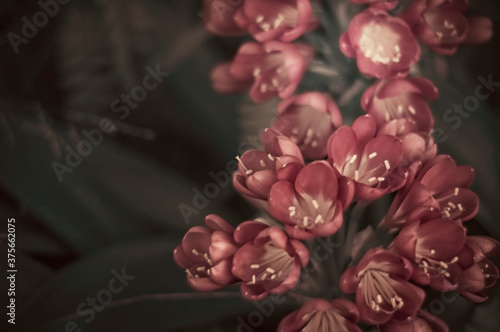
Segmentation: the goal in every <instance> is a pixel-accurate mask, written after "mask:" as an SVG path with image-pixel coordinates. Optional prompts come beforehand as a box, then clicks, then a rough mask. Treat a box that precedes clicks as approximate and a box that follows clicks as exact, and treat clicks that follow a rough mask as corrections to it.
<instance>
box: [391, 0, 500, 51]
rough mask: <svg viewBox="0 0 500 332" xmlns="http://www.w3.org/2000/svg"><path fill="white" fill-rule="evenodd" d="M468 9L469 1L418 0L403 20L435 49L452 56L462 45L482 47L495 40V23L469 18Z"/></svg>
mask: <svg viewBox="0 0 500 332" xmlns="http://www.w3.org/2000/svg"><path fill="white" fill-rule="evenodd" d="M468 7H469V1H468V0H467V1H466V0H415V1H413V2H412V3H411V4H410V5H409V6H408V7H407V8H406V10H405V11H404V13H402V14H401V18H402V19H404V20H405V21H406V22H407V23H408V25H409V26H410V28H411V29H412V30H413V33H414V34H415V36H417V38H418V39H420V40H421V41H422V42H423V43H424V44H425V45H427V46H428V47H429V48H430V49H431V50H433V51H434V52H436V53H440V54H445V55H451V54H453V53H455V52H456V51H457V49H458V46H459V44H462V43H464V44H481V43H485V42H487V41H488V40H489V39H490V38H491V35H492V23H491V20H490V19H488V18H486V17H482V16H476V17H469V18H467V17H465V16H464V12H465V11H466V10H467V9H468Z"/></svg>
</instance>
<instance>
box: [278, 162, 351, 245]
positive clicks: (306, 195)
mask: <svg viewBox="0 0 500 332" xmlns="http://www.w3.org/2000/svg"><path fill="white" fill-rule="evenodd" d="M353 187H354V186H353V183H352V182H351V181H350V180H348V179H347V178H344V177H339V176H337V174H336V173H335V171H334V170H333V168H332V167H331V165H330V164H329V163H328V162H326V161H314V162H312V163H310V164H308V165H306V166H305V167H304V168H303V169H302V170H301V171H300V172H299V174H298V175H297V178H296V179H295V181H294V182H290V181H278V182H276V183H275V184H274V185H273V186H272V188H271V191H270V193H269V212H270V213H271V214H272V215H273V216H274V217H275V218H277V219H278V220H280V221H282V222H283V223H285V225H286V230H287V233H288V234H289V235H290V236H292V237H294V238H297V239H310V238H313V237H317V236H328V235H332V234H334V233H335V232H336V231H337V230H338V229H339V228H340V226H341V225H342V220H343V212H344V210H345V209H346V208H347V207H348V206H349V204H350V202H351V200H352V197H353V194H354V188H353Z"/></svg>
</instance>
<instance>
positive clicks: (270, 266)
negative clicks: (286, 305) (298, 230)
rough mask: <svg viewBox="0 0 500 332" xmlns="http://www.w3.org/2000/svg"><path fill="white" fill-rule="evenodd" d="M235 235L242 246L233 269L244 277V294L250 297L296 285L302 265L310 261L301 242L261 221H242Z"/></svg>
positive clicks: (283, 290) (258, 296) (282, 290)
mask: <svg viewBox="0 0 500 332" xmlns="http://www.w3.org/2000/svg"><path fill="white" fill-rule="evenodd" d="M234 238H235V240H236V242H237V243H238V244H240V245H242V246H241V248H240V249H238V251H237V252H236V254H235V255H234V259H233V268H232V272H233V274H234V275H235V276H237V277H238V278H240V279H241V280H242V283H241V294H242V295H243V297H244V298H246V299H248V300H259V299H261V298H263V297H264V296H266V295H267V294H268V293H273V294H277V293H283V292H286V291H287V290H289V289H291V288H293V287H294V286H295V285H296V284H297V282H298V280H299V276H300V268H301V266H305V265H306V264H307V262H308V260H309V252H308V251H307V249H306V247H305V246H304V245H303V244H302V243H301V242H300V241H298V240H294V239H290V238H289V237H288V236H287V235H286V234H285V232H283V231H282V230H281V229H280V228H278V227H269V226H268V225H265V224H263V223H261V222H257V221H247V222H244V223H242V224H240V225H239V226H238V227H237V228H236V231H235V232H234Z"/></svg>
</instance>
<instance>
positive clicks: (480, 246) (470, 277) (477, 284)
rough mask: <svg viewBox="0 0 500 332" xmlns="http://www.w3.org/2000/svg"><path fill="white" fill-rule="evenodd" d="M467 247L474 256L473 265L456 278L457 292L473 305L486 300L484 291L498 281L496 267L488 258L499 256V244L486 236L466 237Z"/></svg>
mask: <svg viewBox="0 0 500 332" xmlns="http://www.w3.org/2000/svg"><path fill="white" fill-rule="evenodd" d="M466 247H468V248H469V249H470V250H471V251H472V252H473V255H474V258H473V259H474V264H473V265H472V266H471V267H470V268H469V269H467V270H465V271H463V272H462V273H461V274H460V275H459V276H458V288H457V292H458V293H459V294H460V295H461V296H463V297H464V298H466V299H467V300H469V301H471V302H475V303H480V302H484V301H486V300H487V299H488V296H487V295H486V293H484V290H485V289H487V288H490V287H492V286H494V285H495V283H496V282H497V281H498V278H499V274H498V267H496V266H495V264H493V263H492V262H491V261H490V258H493V257H495V256H498V255H499V254H500V243H498V241H496V240H495V239H492V238H490V237H487V236H468V237H467V240H466Z"/></svg>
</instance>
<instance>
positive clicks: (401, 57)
mask: <svg viewBox="0 0 500 332" xmlns="http://www.w3.org/2000/svg"><path fill="white" fill-rule="evenodd" d="M340 50H341V51H342V53H344V55H345V56H348V57H351V58H356V61H357V64H358V68H359V70H360V71H361V73H363V74H366V75H370V76H373V77H377V78H391V77H405V76H406V75H407V74H408V71H409V70H410V66H411V65H412V64H414V63H416V62H417V61H418V60H419V58H420V47H419V46H418V42H417V40H416V39H415V37H414V36H413V33H412V32H411V30H410V28H409V27H408V25H407V24H406V23H405V21H403V20H402V19H400V18H398V17H393V16H390V15H389V14H388V13H387V12H386V11H384V10H381V9H375V8H368V9H366V10H365V11H363V12H362V13H360V14H358V15H356V16H355V17H354V18H353V19H352V21H351V23H350V24H349V30H348V31H347V32H346V33H344V34H343V35H342V36H341V37H340Z"/></svg>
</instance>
